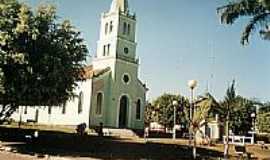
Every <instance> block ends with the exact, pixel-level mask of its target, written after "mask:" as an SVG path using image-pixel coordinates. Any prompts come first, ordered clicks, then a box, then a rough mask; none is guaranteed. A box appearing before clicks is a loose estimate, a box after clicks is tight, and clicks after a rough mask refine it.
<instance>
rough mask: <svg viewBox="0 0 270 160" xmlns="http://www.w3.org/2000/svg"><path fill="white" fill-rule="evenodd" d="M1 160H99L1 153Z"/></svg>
mask: <svg viewBox="0 0 270 160" xmlns="http://www.w3.org/2000/svg"><path fill="white" fill-rule="evenodd" d="M0 160H99V159H94V158H78V157H55V156H48V155H45V156H42V157H39V156H38V155H34V156H30V155H23V154H19V153H12V152H6V151H0Z"/></svg>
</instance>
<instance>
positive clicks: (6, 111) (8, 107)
mask: <svg viewBox="0 0 270 160" xmlns="http://www.w3.org/2000/svg"><path fill="white" fill-rule="evenodd" d="M16 108H17V106H16V105H14V104H3V105H2V108H1V111H0V124H3V123H4V122H5V121H6V120H7V119H8V118H10V116H11V115H12V114H13V113H14V111H15V110H16Z"/></svg>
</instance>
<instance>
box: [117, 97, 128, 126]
mask: <svg viewBox="0 0 270 160" xmlns="http://www.w3.org/2000/svg"><path fill="white" fill-rule="evenodd" d="M127 113H128V97H127V96H122V97H121V99H120V110H119V128H126V127H127V122H128V120H127V118H128V114H127Z"/></svg>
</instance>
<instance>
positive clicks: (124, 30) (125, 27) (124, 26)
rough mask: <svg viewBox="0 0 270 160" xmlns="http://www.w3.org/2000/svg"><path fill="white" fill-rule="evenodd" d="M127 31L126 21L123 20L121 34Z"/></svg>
mask: <svg viewBox="0 0 270 160" xmlns="http://www.w3.org/2000/svg"><path fill="white" fill-rule="evenodd" d="M126 32H127V23H126V22H124V25H123V34H126Z"/></svg>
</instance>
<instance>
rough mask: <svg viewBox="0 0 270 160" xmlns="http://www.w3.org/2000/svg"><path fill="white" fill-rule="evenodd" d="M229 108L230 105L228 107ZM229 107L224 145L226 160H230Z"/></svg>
mask: <svg viewBox="0 0 270 160" xmlns="http://www.w3.org/2000/svg"><path fill="white" fill-rule="evenodd" d="M228 106H229V105H228ZM229 116H230V115H229V107H227V115H226V130H225V132H226V133H225V134H226V136H225V144H224V159H225V160H227V159H228V158H229Z"/></svg>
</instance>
